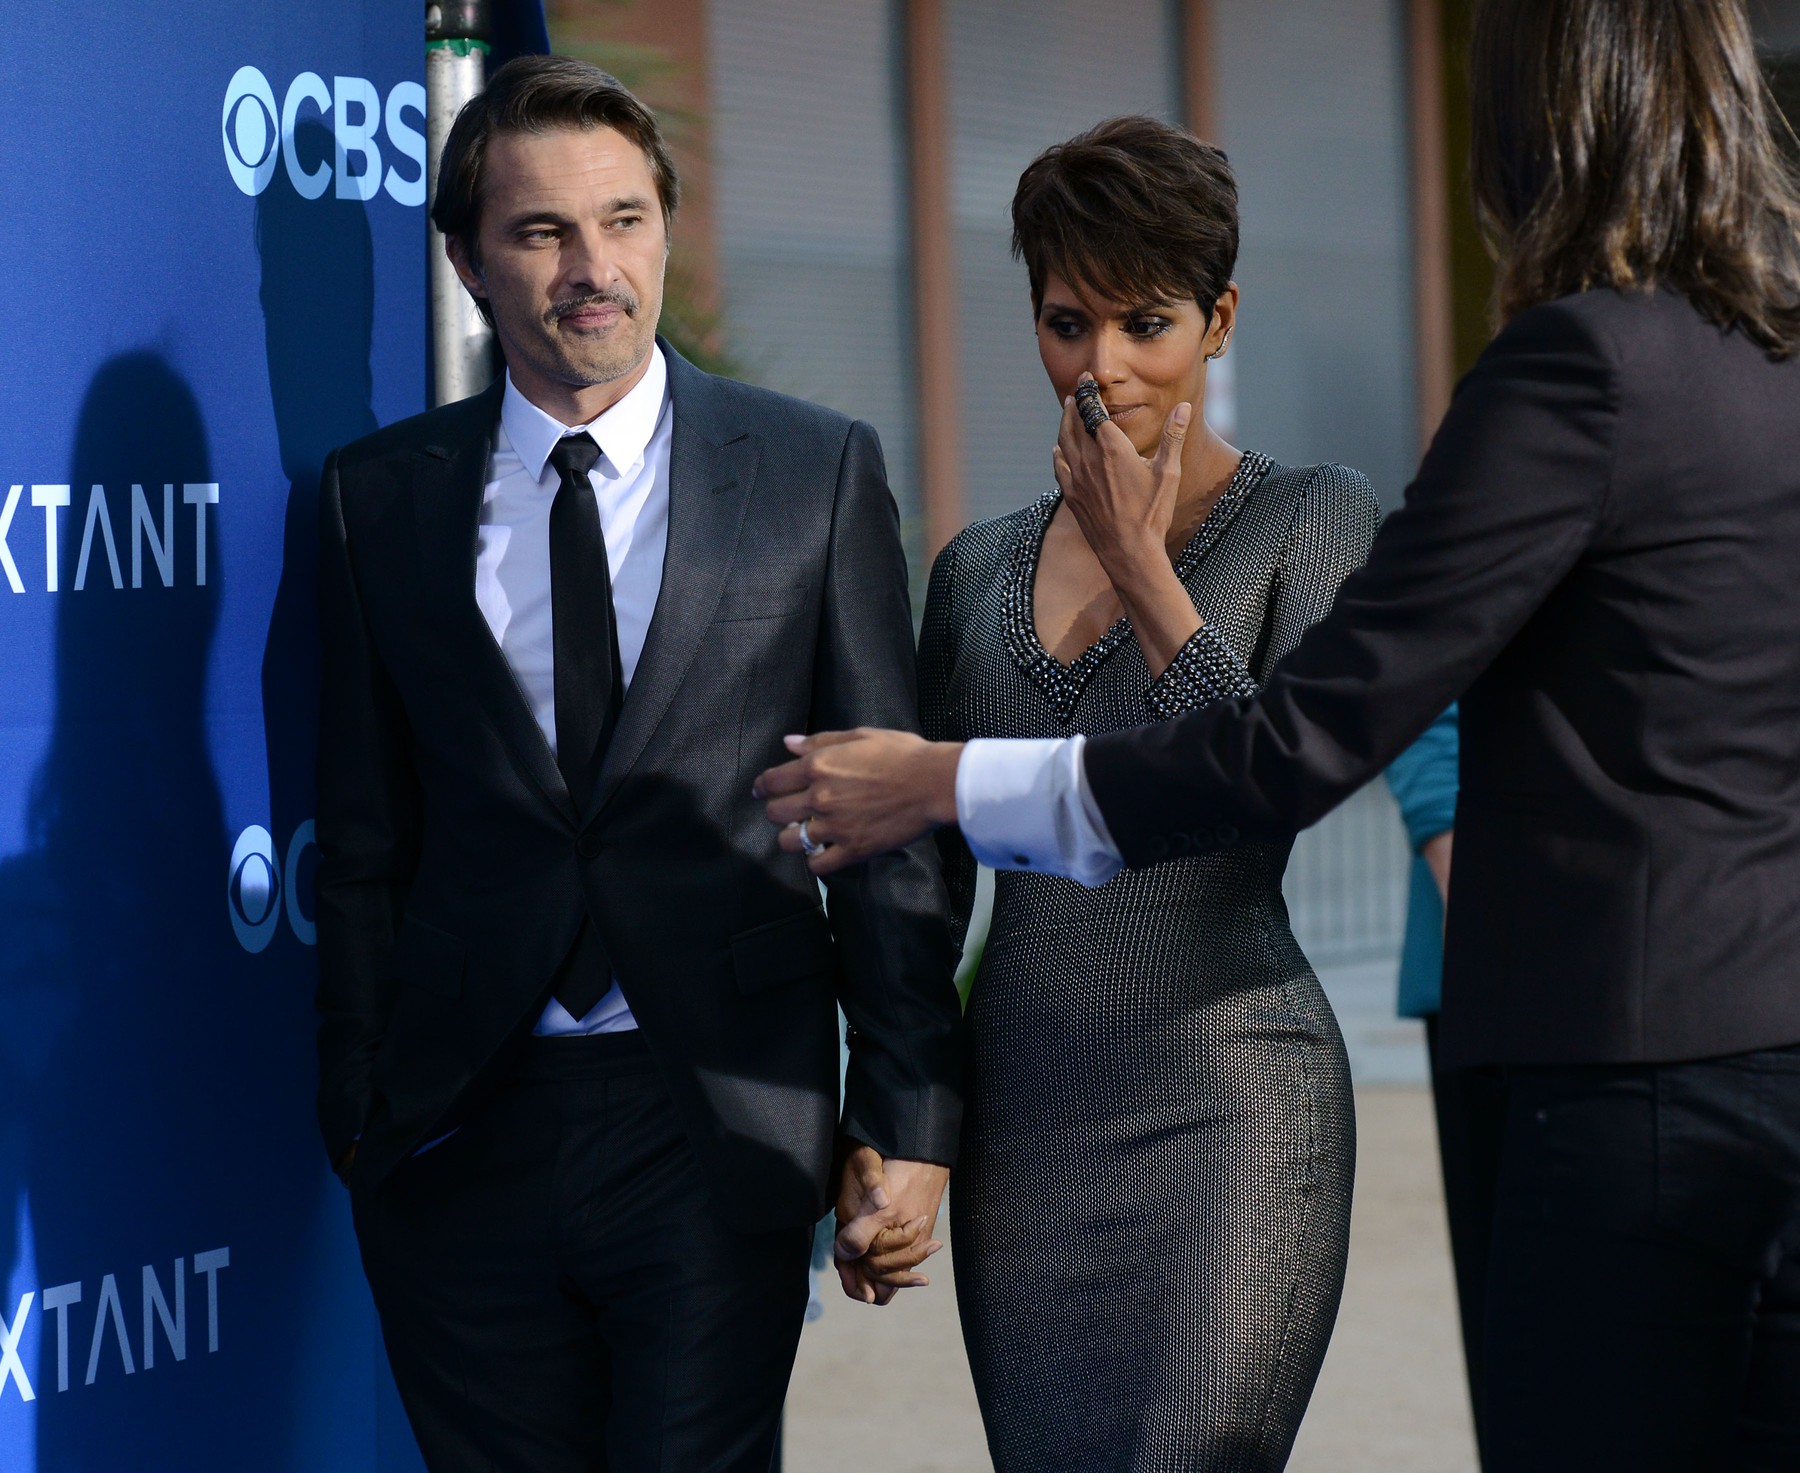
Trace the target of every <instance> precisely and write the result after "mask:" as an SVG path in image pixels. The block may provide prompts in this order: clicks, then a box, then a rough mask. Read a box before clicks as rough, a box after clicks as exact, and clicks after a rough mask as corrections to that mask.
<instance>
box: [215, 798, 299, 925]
mask: <svg viewBox="0 0 1800 1473" xmlns="http://www.w3.org/2000/svg"><path fill="white" fill-rule="evenodd" d="M315 847H316V843H315V840H314V838H313V821H312V820H311V819H310V818H309V819H307V821H306V822H305V823H303V824H301V825H300V827H299V828H297V829H295V830H294V837H293V838H292V839H290V840H288V846H287V852H286V854H285V855H284V856H283V862H282V863H281V864H280V865H277V864H276V860H275V837H274V835H273V834H271V833H270V832H269V831H268V830H267V829H265V828H264V827H263V826H262V825H261V824H252V825H251V826H250V827H249V828H247V829H245V830H244V831H243V833H241V834H239V835H238V839H237V843H236V844H235V845H234V846H233V847H232V851H231V874H230V878H229V879H228V880H227V881H226V885H225V899H226V904H227V907H228V908H229V910H230V912H231V929H232V931H233V932H234V933H236V935H237V939H238V945H239V946H241V947H243V948H244V950H245V951H248V952H251V953H252V954H254V953H256V952H259V951H262V950H264V949H265V948H266V947H267V946H268V944H269V943H270V942H271V941H273V940H274V939H275V928H276V926H277V925H279V924H280V922H281V917H282V913H283V912H284V911H285V912H286V914H287V919H288V925H289V926H290V927H291V928H292V929H293V932H294V936H295V938H296V939H297V940H298V941H299V942H300V944H301V945H302V946H314V945H316V944H317V943H318V939H319V933H318V928H317V927H316V926H315V925H314V924H313V918H312V917H311V916H309V915H307V914H306V912H305V911H303V910H302V909H301V908H300V867H301V865H302V863H303V862H304V861H305V859H306V857H307V851H308V850H309V849H312V848H315Z"/></svg>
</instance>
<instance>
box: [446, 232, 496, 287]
mask: <svg viewBox="0 0 1800 1473" xmlns="http://www.w3.org/2000/svg"><path fill="white" fill-rule="evenodd" d="M444 254H445V255H446V256H448V257H449V258H450V264H451V265H452V266H454V267H455V268H456V276H457V279H458V280H459V281H461V282H462V284H463V286H464V287H466V288H467V289H468V293H469V295H470V296H472V297H476V298H479V299H480V300H482V301H485V300H487V282H486V281H485V280H484V279H483V277H482V275H481V268H480V267H479V266H477V265H476V264H475V262H474V261H473V260H472V259H471V258H470V256H469V248H468V246H467V245H466V244H464V242H463V239H462V237H461V236H460V235H447V236H445V237H444Z"/></svg>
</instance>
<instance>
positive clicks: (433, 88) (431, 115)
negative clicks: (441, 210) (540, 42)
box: [425, 0, 497, 405]
mask: <svg viewBox="0 0 1800 1473" xmlns="http://www.w3.org/2000/svg"><path fill="white" fill-rule="evenodd" d="M489 34H490V32H489V29H488V0H427V3H426V6H425V154H426V165H425V169H426V178H427V180H428V181H429V183H428V189H429V194H430V199H429V200H428V201H427V209H428V210H429V207H430V206H431V205H433V204H435V203H436V202H437V178H438V164H439V161H440V160H441V159H442V158H443V156H444V142H445V140H446V139H447V138H449V136H450V125H451V124H452V123H454V122H455V121H456V115H457V113H459V112H461V111H462V108H463V104H464V103H466V102H467V101H468V100H469V99H470V98H471V97H474V96H475V95H476V93H478V92H480V91H481V89H482V87H483V85H484V84H485V82H486V80H487V55H488V37H489ZM426 230H427V231H428V232H429V240H428V245H427V251H428V256H427V259H428V261H429V265H430V281H431V402H432V403H433V404H434V405H437V404H449V403H451V402H452V401H454V400H457V399H467V398H468V397H469V396H470V395H471V394H479V393H480V392H481V391H482V390H483V389H485V388H486V387H487V386H488V385H489V384H490V383H492V382H493V379H494V373H495V371H496V368H497V364H496V362H495V358H496V354H495V352H494V330H493V329H492V328H491V327H489V326H488V325H487V323H486V322H484V321H483V320H482V317H481V313H480V312H478V311H477V310H476V308H475V302H474V299H473V298H471V297H470V296H469V294H468V292H467V291H466V290H464V288H463V284H462V282H461V281H459V280H458V279H457V276H456V270H455V268H454V267H453V266H451V264H450V260H449V258H448V257H447V256H446V255H445V254H444V237H443V236H442V234H440V233H439V231H438V228H437V226H435V225H432V224H430V223H429V222H427V224H426Z"/></svg>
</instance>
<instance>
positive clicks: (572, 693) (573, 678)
mask: <svg viewBox="0 0 1800 1473" xmlns="http://www.w3.org/2000/svg"><path fill="white" fill-rule="evenodd" d="M599 458H600V447H599V446H598V445H596V444H595V443H594V442H593V440H591V439H590V438H589V437H588V436H586V435H565V436H564V437H563V438H562V439H560V440H558V441H557V442H556V448H555V449H554V450H552V451H551V452H550V464H552V465H553V466H555V467H556V469H557V471H558V473H559V474H560V475H561V476H562V485H560V486H559V487H557V491H556V500H555V501H553V502H552V503H551V504H550V620H551V633H552V642H553V656H552V657H553V658H554V660H555V662H556V663H555V686H556V764H557V766H558V767H560V768H561V769H562V775H563V781H564V782H565V783H567V784H568V787H569V796H570V797H571V798H573V799H574V800H575V806H576V808H577V809H579V808H581V807H582V806H583V805H584V804H585V803H586V802H587V798H588V792H589V789H590V788H591V787H592V784H593V774H594V769H595V768H596V767H597V766H598V764H599V758H600V757H601V756H602V755H603V754H604V752H605V750H606V742H607V739H608V738H609V737H611V736H612V726H613V720H614V717H615V715H616V714H617V711H618V706H619V696H620V686H621V685H622V684H623V681H622V680H621V678H620V671H619V632H618V629H617V627H616V625H615V623H614V619H613V600H612V575H611V571H610V569H609V568H608V566H607V562H606V538H605V536H604V535H603V534H602V533H601V531H600V508H599V505H598V504H597V503H596V502H595V500H594V488H593V485H592V484H591V483H590V482H589V480H588V472H589V471H591V470H592V469H593V468H594V462H595V461H597V460H598V459H599Z"/></svg>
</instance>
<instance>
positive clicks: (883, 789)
mask: <svg viewBox="0 0 1800 1473" xmlns="http://www.w3.org/2000/svg"><path fill="white" fill-rule="evenodd" d="M1615 421H1616V393H1615V388H1614V382H1613V367H1612V362H1611V358H1610V356H1609V353H1608V351H1607V348H1606V345H1604V344H1603V343H1602V342H1600V341H1599V340H1598V339H1597V338H1596V337H1595V335H1594V334H1593V333H1592V332H1591V331H1590V330H1589V328H1588V327H1587V325H1586V323H1585V322H1583V321H1582V320H1581V318H1580V317H1579V316H1578V315H1577V314H1576V313H1574V312H1573V311H1571V310H1569V309H1568V307H1567V306H1566V304H1557V303H1552V304H1549V305H1547V306H1545V307H1541V308H1537V309H1534V310H1533V311H1531V312H1528V313H1526V314H1524V315H1523V316H1521V317H1520V318H1518V319H1516V320H1515V321H1514V322H1513V323H1512V325H1511V326H1510V327H1508V328H1507V329H1506V331H1505V332H1503V333H1502V334H1501V335H1500V337H1499V338H1498V339H1496V341H1495V343H1494V344H1493V345H1492V346H1491V347H1490V348H1489V350H1488V352H1487V353H1486V354H1484V355H1483V358H1482V360H1481V362H1480V363H1478V364H1477V366H1476V367H1475V369H1474V370H1472V371H1471V373H1470V374H1469V376H1468V377H1467V378H1466V379H1465V380H1464V381H1463V384H1462V386H1461V388H1460V389H1459V391H1458V393H1457V396H1456V399H1455V401H1454V402H1453V404H1452V406H1451V410H1450V413H1449V415H1448V416H1447V417H1446V419H1445V422H1444V424H1443V426H1442V428H1441V429H1440V430H1439V432H1438V435H1437V438H1436V439H1435V440H1434V442H1433V444H1432V448H1431V450H1430V452H1429V453H1428V454H1427V456H1426V458H1425V463H1424V465H1423V467H1422V468H1421V470H1420V473H1419V476H1418V478H1417V479H1416V480H1415V481H1414V483H1413V485H1412V487H1411V488H1410V490H1409V491H1408V494H1407V502H1406V506H1405V507H1404V508H1403V509H1402V510H1401V511H1400V512H1398V513H1396V514H1395V515H1394V516H1393V517H1391V518H1390V519H1389V521H1388V524H1387V526H1386V527H1385V528H1384V529H1383V530H1382V533H1381V535H1380V536H1379V537H1378V538H1377V539H1376V540H1375V544H1374V548H1373V551H1372V552H1371V554H1370V558H1369V562H1368V564H1367V566H1366V567H1364V568H1363V569H1362V570H1361V571H1360V572H1359V573H1357V574H1356V575H1354V576H1353V577H1352V578H1350V579H1349V580H1348V581H1346V583H1345V584H1344V587H1343V589H1342V590H1341V591H1340V593H1339V595H1338V600H1337V604H1336V606H1335V608H1334V609H1333V611H1332V613H1331V614H1330V616H1329V617H1327V618H1326V619H1325V620H1324V621H1323V622H1322V623H1321V624H1319V625H1318V626H1317V627H1316V628H1315V629H1313V630H1312V631H1311V633H1309V634H1308V635H1307V636H1306V637H1305V638H1303V639H1302V640H1301V642H1300V644H1299V647H1298V648H1297V649H1296V650H1295V651H1294V653H1293V654H1292V655H1291V656H1290V657H1289V659H1288V660H1287V661H1286V662H1285V663H1284V664H1283V667H1282V668H1281V670H1280V671H1278V672H1277V673H1276V674H1275V675H1274V676H1273V677H1272V679H1271V681H1270V683H1269V685H1268V686H1267V688H1265V689H1264V690H1263V692H1262V693H1261V694H1260V695H1259V696H1258V697H1256V698H1255V699H1253V700H1249V701H1243V700H1228V701H1223V702H1219V703H1216V704H1213V705H1210V706H1207V707H1205V708H1204V709H1202V710H1198V711H1194V712H1192V713H1190V714H1188V715H1185V716H1183V717H1181V718H1180V719H1179V720H1176V721H1167V722H1163V723H1160V724H1158V725H1156V726H1150V727H1143V728H1139V729H1138V730H1136V731H1132V732H1121V733H1115V734H1112V735H1108V736H1103V737H1096V738H1094V739H1093V740H1091V741H1088V742H1086V743H1085V745H1082V739H1081V738H1079V737H1075V738H1071V739H1070V745H1069V746H1067V747H1065V746H1064V745H1063V744H1057V743H1049V744H1043V745H1044V746H1046V747H1047V748H1049V749H1050V750H1045V751H1040V752H1036V753H1031V752H1027V750H1026V749H1025V748H1024V747H1021V746H1016V745H1015V744H1008V743H991V744H990V743H986V742H981V743H974V744H971V746H970V747H969V748H968V750H967V751H966V752H964V751H963V750H961V749H956V748H949V749H943V750H940V749H936V748H931V747H927V746H926V744H924V743H922V742H919V741H918V739H916V738H912V739H901V738H898V737H896V736H894V735H893V734H889V733H878V734H868V735H864V736H860V737H857V738H855V739H853V740H845V739H844V738H843V737H842V736H841V735H840V736H838V737H835V738H833V739H831V740H830V741H826V740H825V739H823V738H819V739H815V740H814V743H813V744H810V745H808V746H806V747H804V748H803V749H802V750H801V752H800V754H799V755H798V758H797V760H796V761H793V762H790V763H787V764H785V765H783V766H782V767H779V768H775V769H772V770H771V771H769V772H767V773H765V774H764V775H763V777H762V778H761V780H760V783H759V789H760V791H761V792H762V793H764V794H765V795H766V797H767V799H768V800H769V801H768V811H769V816H770V818H771V819H772V820H774V821H775V822H778V823H779V822H784V821H786V819H785V817H784V815H786V814H788V813H789V812H790V811H792V810H793V809H795V808H796V807H799V808H801V809H804V810H805V811H809V812H813V813H816V814H818V815H819V818H818V820H817V821H816V822H815V823H814V824H813V827H812V832H813V833H814V834H815V835H816V836H818V837H819V838H820V839H822V840H826V841H827V842H829V844H830V847H829V848H828V849H827V850H826V851H825V852H824V853H823V854H822V855H820V856H818V858H817V859H815V860H814V861H813V863H814V867H815V869H818V870H820V871H821V872H825V871H828V870H830V869H836V868H841V867H843V866H846V865H851V864H854V863H856V862H857V861H858V860H860V859H861V858H863V857H865V856H866V855H868V854H872V853H878V852H880V851H881V850H882V849H884V848H889V847H892V846H893V845H894V844H895V843H898V842H902V841H904V840H907V839H910V838H911V837H913V836H914V835H916V834H918V833H922V832H925V831H926V830H928V829H929V828H930V827H932V826H933V825H934V824H941V823H949V822H955V821H957V820H958V804H957V792H958V763H959V762H960V763H961V764H962V767H963V772H962V778H963V780H964V782H963V786H964V787H965V788H966V789H967V790H969V791H979V790H983V789H985V788H986V786H987V783H986V782H985V781H982V782H975V781H972V780H970V773H971V769H972V768H974V767H979V766H983V765H986V766H988V767H990V768H991V769H992V771H993V772H995V773H999V774H1002V775H1004V776H1006V777H1007V779H1008V781H1009V782H1011V784H1012V786H1013V787H1014V788H1015V789H1017V790H1019V791H1021V792H1025V793H1027V794H1031V795H1033V797H1032V801H1029V802H1019V803H1013V804H1010V805H1007V804H1000V805H991V807H992V811H993V813H994V814H995V815H996V820H995V821H994V822H993V823H991V824H990V823H986V822H985V821H984V823H983V825H982V826H981V827H979V828H978V827H977V826H976V825H975V824H973V823H971V821H970V818H971V816H970V814H969V813H968V812H965V813H964V814H963V815H962V822H963V825H964V832H965V835H966V836H967V837H968V838H970V840H971V841H972V842H973V843H974V847H975V848H976V849H977V851H978V852H981V851H982V850H984V849H985V850H986V851H987V852H990V853H994V852H1000V853H1004V852H1005V850H1007V849H1008V848H1011V847H1013V841H1014V840H1015V839H1017V840H1019V841H1020V843H1019V845H1018V854H1019V856H1020V858H1021V859H1022V860H1024V861H1028V862H1029V865H1030V867H1033V868H1045V869H1050V870H1053V871H1055V872H1057V873H1062V874H1070V875H1074V876H1076V877H1078V878H1083V879H1087V880H1088V881H1089V883H1094V882H1096V881H1097V880H1099V879H1104V878H1106V877H1107V875H1108V874H1109V873H1111V872H1114V871H1116V868H1117V865H1118V864H1119V862H1120V861H1121V860H1122V861H1123V862H1124V863H1127V864H1133V865H1145V864H1154V863H1156V862H1158V861H1160V860H1164V859H1170V858H1176V857H1179V856H1180V855H1183V854H1193V853H1204V852H1207V851H1209V850H1213V849H1218V848H1221V847H1225V846H1228V845H1231V844H1235V843H1237V842H1238V841H1239V840H1240V839H1241V838H1244V837H1248V836H1253V835H1264V834H1282V833H1289V832H1292V831H1294V830H1295V829H1299V828H1304V827H1306V826H1307V825H1309V824H1311V823H1313V822H1316V821H1317V820H1318V819H1319V818H1321V817H1323V816H1324V814H1325V813H1327V812H1328V811H1329V810H1330V809H1331V808H1332V807H1333V806H1335V805H1336V804H1337V803H1339V802H1341V801H1342V800H1343V799H1344V798H1346V797H1348V796H1349V795H1350V794H1351V793H1353V792H1355V791H1356V789H1357V788H1359V787H1361V786H1362V785H1363V784H1364V783H1365V782H1367V781H1369V780H1370V779H1371V778H1372V777H1374V776H1375V775H1376V774H1377V773H1379V772H1380V771H1381V770H1382V768H1383V767H1385V766H1386V765H1387V763H1388V762H1390V761H1391V760H1392V759H1393V758H1394V757H1395V756H1396V755H1398V753H1399V752H1400V751H1401V749H1403V748H1404V747H1405V746H1406V744H1407V743H1408V742H1409V741H1411V740H1412V739H1413V738H1414V737H1415V736H1417V735H1418V733H1419V732H1421V731H1422V730H1424V728H1425V726H1426V725H1427V724H1428V723H1429V722H1430V721H1431V720H1432V718H1433V717H1435V716H1436V715H1437V714H1438V712H1439V711H1441V710H1442V709H1443V708H1444V707H1445V706H1447V705H1448V704H1449V703H1450V701H1451V700H1453V699H1454V698H1455V697H1456V696H1458V695H1459V694H1460V693H1461V692H1462V691H1463V690H1464V689H1465V688H1466V687H1467V686H1468V685H1469V683H1470V682H1471V681H1472V680H1473V679H1474V678H1475V677H1476V676H1477V675H1478V674H1480V672H1481V671H1482V670H1483V669H1485V668H1486V666H1487V665H1488V664H1489V663H1490V662H1491V661H1492V660H1493V659H1494V657H1495V656H1496V655H1497V654H1498V653H1499V652H1500V651H1501V650H1502V649H1504V648H1505V646H1506V645H1507V644H1508V643H1509V642H1510V641H1511V640H1512V639H1513V637H1514V636H1515V635H1516V634H1517V633H1518V632H1519V630H1520V629H1521V628H1522V627H1523V626H1524V624H1525V623H1526V621H1527V620H1528V619H1530V618H1531V616H1532V614H1533V613H1534V612H1535V611H1536V610H1537V609H1538V608H1539V607H1540V606H1541V605H1542V604H1543V602H1544V600H1545V599H1546V598H1548V597H1549V595H1550V593H1551V591H1552V590H1553V589H1554V588H1555V587H1556V585H1557V584H1558V583H1559V582H1560V581H1561V580H1562V579H1563V578H1564V576H1565V575H1567V573H1568V571H1569V570H1570V569H1571V568H1572V567H1573V566H1574V565H1575V563H1576V561H1577V559H1578V558H1580V556H1581V555H1582V553H1583V551H1584V550H1585V549H1586V548H1587V547H1588V546H1589V544H1590V543H1591V541H1592V539H1593V537H1594V535H1595V529H1596V526H1597V525H1598V524H1599V522H1600V520H1601V518H1602V517H1603V516H1604V515H1605V514H1606V511H1607V501H1608V495H1609V492H1610V489H1611V476H1612V458H1613V438H1614V429H1615ZM1003 748H1012V750H1011V751H1010V752H999V753H997V752H995V750H994V749H1003ZM1070 752H1073V754H1074V756H1075V758H1076V761H1075V762H1074V763H1070V762H1069V761H1067V760H1066V758H1067V756H1068V754H1069V753H1070ZM990 757H992V758H993V759H994V760H993V761H992V762H989V761H988V760H987V759H988V758H990ZM1071 772H1073V776H1072V777H1070V776H1068V774H1069V773H1071ZM1046 835H1047V836H1048V839H1049V842H1048V843H1047V844H1038V845H1037V847H1036V848H1035V849H1034V848H1032V847H1031V843H1032V842H1033V841H1035V840H1036V839H1038V838H1041V837H1043V836H1046ZM784 842H785V841H784Z"/></svg>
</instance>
